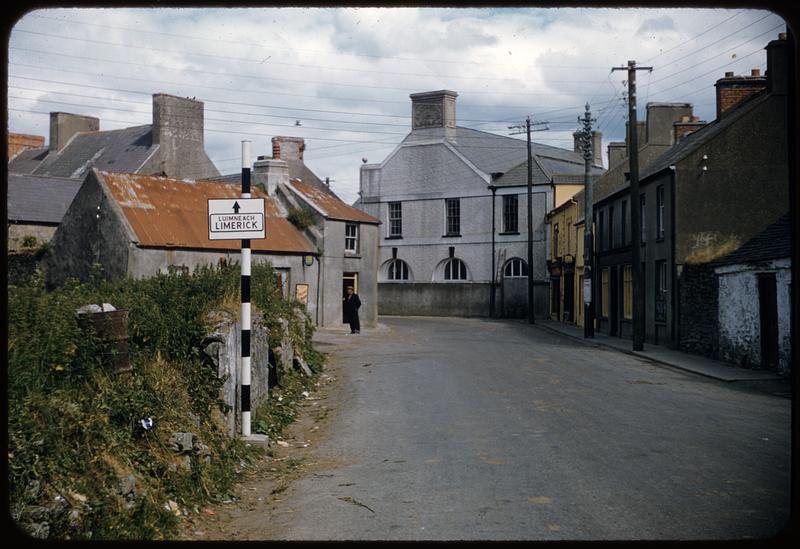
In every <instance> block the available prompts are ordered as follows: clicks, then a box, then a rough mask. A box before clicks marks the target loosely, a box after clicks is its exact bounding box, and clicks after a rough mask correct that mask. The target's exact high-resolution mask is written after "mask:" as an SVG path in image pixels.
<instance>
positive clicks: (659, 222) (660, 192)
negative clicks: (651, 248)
mask: <svg viewBox="0 0 800 549" xmlns="http://www.w3.org/2000/svg"><path fill="white" fill-rule="evenodd" d="M656 238H657V239H658V240H663V239H664V185H659V186H658V187H656Z"/></svg>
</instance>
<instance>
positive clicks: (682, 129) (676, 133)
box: [672, 115, 707, 144]
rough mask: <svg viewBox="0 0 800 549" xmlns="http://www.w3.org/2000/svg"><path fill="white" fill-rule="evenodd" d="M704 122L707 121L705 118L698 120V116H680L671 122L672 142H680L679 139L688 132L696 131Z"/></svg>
mask: <svg viewBox="0 0 800 549" xmlns="http://www.w3.org/2000/svg"><path fill="white" fill-rule="evenodd" d="M706 124H707V122H706V121H705V120H700V117H699V116H694V115H692V116H682V117H681V119H680V120H679V121H677V122H673V123H672V135H673V138H674V144H678V143H680V142H681V139H683V138H684V137H686V136H687V135H689V134H690V133H694V132H696V131H697V130H699V129H700V128H702V127H703V126H705V125H706Z"/></svg>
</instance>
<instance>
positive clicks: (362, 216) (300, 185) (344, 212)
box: [290, 179, 381, 225]
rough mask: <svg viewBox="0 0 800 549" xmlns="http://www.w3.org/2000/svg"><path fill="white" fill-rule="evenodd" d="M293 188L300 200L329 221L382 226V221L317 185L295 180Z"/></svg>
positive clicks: (292, 184)
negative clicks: (311, 205)
mask: <svg viewBox="0 0 800 549" xmlns="http://www.w3.org/2000/svg"><path fill="white" fill-rule="evenodd" d="M290 188H292V189H293V190H294V191H295V192H296V193H297V194H299V195H300V198H302V199H303V200H305V201H306V202H308V203H310V204H313V205H315V206H317V207H318V208H319V209H320V210H321V211H322V212H324V214H323V215H325V217H327V218H329V219H336V220H342V221H358V222H361V223H372V224H375V225H378V224H380V222H381V220H380V219H377V218H375V217H372V216H371V215H369V214H366V213H364V212H362V211H361V210H358V209H356V208H354V207H353V206H349V205H347V204H345V203H344V202H342V200H340V199H339V198H338V197H337V196H335V195H333V194H332V193H326V192H324V191H322V190H321V189H319V188H317V187H316V186H315V185H311V184H309V183H306V182H305V181H300V180H298V179H294V180H292V182H291V185H290Z"/></svg>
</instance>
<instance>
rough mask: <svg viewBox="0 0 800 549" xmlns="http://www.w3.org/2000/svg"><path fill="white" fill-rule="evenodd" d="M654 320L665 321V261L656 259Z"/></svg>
mask: <svg viewBox="0 0 800 549" xmlns="http://www.w3.org/2000/svg"><path fill="white" fill-rule="evenodd" d="M655 275H656V284H655V286H656V295H655V299H656V303H655V305H656V308H655V314H656V322H666V321H667V262H666V261H664V260H661V261H656V272H655Z"/></svg>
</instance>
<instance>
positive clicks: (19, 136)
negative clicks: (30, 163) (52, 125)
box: [8, 132, 44, 160]
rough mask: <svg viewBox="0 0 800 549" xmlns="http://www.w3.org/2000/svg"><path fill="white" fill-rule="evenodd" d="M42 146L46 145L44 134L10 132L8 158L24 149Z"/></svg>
mask: <svg viewBox="0 0 800 549" xmlns="http://www.w3.org/2000/svg"><path fill="white" fill-rule="evenodd" d="M42 147H44V136H42V135H28V134H25V133H11V132H9V133H8V160H11V159H12V158H14V157H15V156H17V155H18V154H19V153H21V152H22V151H27V150H30V149H41V148H42Z"/></svg>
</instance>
